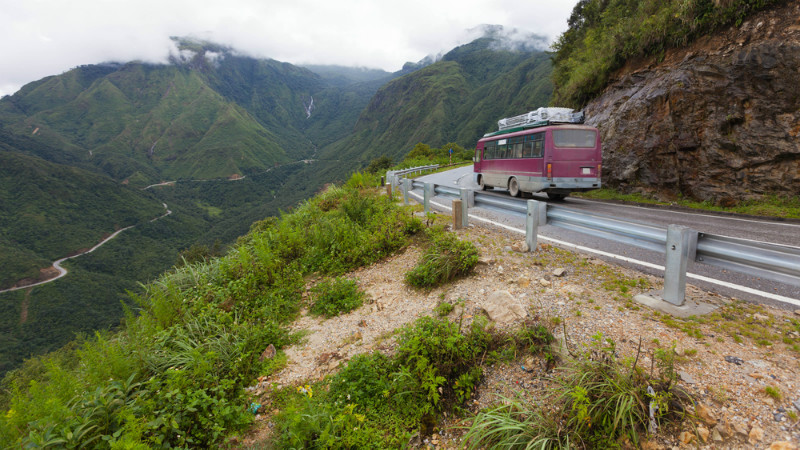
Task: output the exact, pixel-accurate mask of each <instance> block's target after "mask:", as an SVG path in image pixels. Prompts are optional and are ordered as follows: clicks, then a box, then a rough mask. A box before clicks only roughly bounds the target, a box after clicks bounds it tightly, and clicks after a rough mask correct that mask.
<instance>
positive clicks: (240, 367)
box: [0, 188, 422, 448]
mask: <svg viewBox="0 0 800 450" xmlns="http://www.w3.org/2000/svg"><path fill="white" fill-rule="evenodd" d="M421 228H422V224H421V222H420V221H419V219H416V218H412V217H411V216H409V215H408V214H406V213H404V212H403V211H402V210H401V209H399V208H398V207H397V206H395V204H393V203H391V202H390V201H389V200H388V199H386V198H385V197H380V196H377V195H372V194H362V193H359V191H357V190H354V189H342V188H331V189H329V190H327V191H326V192H324V193H322V194H321V195H319V196H317V197H315V198H314V199H313V200H311V201H308V202H306V203H304V204H303V205H301V206H300V207H298V208H297V210H296V211H295V212H293V213H291V214H286V215H283V216H282V217H281V218H279V219H277V218H272V219H267V220H265V221H262V222H258V223H256V224H254V225H253V227H252V230H251V232H250V233H249V234H248V235H246V236H244V237H242V238H241V239H240V240H239V242H238V243H237V245H236V246H235V247H234V248H233V249H231V250H230V251H229V252H228V254H227V255H226V256H224V257H222V258H216V259H211V260H209V261H207V262H200V263H196V264H189V265H185V266H183V267H181V268H177V269H173V270H172V271H170V272H168V273H165V274H163V275H162V276H160V277H159V278H158V279H157V280H155V281H153V282H152V283H150V284H148V285H146V286H145V288H144V292H143V293H142V294H141V295H136V294H134V295H133V296H132V298H133V301H134V304H133V306H131V307H130V308H128V312H127V315H126V319H125V326H124V327H123V328H122V329H121V330H120V331H119V332H116V333H112V334H108V333H100V334H97V335H95V336H91V337H86V338H84V339H82V340H80V341H78V342H75V343H73V344H71V345H70V346H68V347H66V348H64V349H62V350H60V351H58V352H55V353H52V354H49V355H46V356H43V357H38V358H33V359H31V360H29V361H27V362H26V363H25V364H24V365H23V366H22V367H21V368H20V369H17V370H15V371H12V372H11V373H9V374H8V375H7V376H6V378H5V379H4V380H3V384H2V387H3V389H2V397H0V405H2V409H3V411H4V412H3V414H0V446H2V447H4V448H5V447H14V446H26V445H33V446H37V445H41V446H46V445H64V446H72V445H73V444H75V443H78V442H80V443H84V444H85V443H91V444H92V445H96V446H100V447H112V446H114V447H136V446H141V445H147V446H191V447H198V446H209V445H212V444H214V443H219V442H221V440H222V439H223V438H224V437H225V436H228V435H231V434H233V433H236V432H237V431H239V430H242V429H243V427H245V426H246V425H247V424H248V423H250V422H251V421H252V414H250V413H248V412H247V411H246V409H245V407H244V406H246V405H247V404H248V399H247V397H246V394H245V392H244V390H243V388H244V387H245V386H247V385H248V383H250V382H251V380H253V379H254V377H255V376H256V375H259V374H265V373H271V371H273V370H275V368H276V364H277V363H276V362H275V361H273V360H267V361H265V362H262V361H260V360H259V355H260V354H261V352H262V351H263V350H264V348H266V347H267V346H268V345H269V344H273V345H275V346H276V347H277V348H279V349H280V348H281V347H283V346H285V345H287V344H288V343H290V342H292V339H294V338H293V337H292V336H291V335H290V334H289V333H288V331H287V329H286V327H285V325H286V324H287V323H288V321H290V320H291V319H293V318H294V317H295V316H296V314H297V312H298V309H299V306H300V304H301V294H302V292H303V289H304V283H303V276H304V275H306V274H310V273H312V272H318V273H321V274H338V273H343V272H344V271H347V270H351V269H353V268H355V267H357V266H359V265H363V264H369V263H371V262H374V261H376V260H377V259H380V258H383V257H385V256H386V255H389V254H391V253H392V252H394V251H396V250H397V249H399V248H401V247H402V246H404V245H406V242H407V239H408V237H409V236H410V235H411V234H414V233H416V232H418V231H419V230H420V229H421ZM278 361H280V359H278Z"/></svg>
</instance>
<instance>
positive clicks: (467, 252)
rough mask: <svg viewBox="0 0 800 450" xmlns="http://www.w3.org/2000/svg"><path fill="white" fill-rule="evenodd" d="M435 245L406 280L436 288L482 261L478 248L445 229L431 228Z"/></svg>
mask: <svg viewBox="0 0 800 450" xmlns="http://www.w3.org/2000/svg"><path fill="white" fill-rule="evenodd" d="M428 237H429V238H430V240H431V245H430V246H429V247H428V248H427V249H426V250H425V253H423V254H422V256H421V257H420V259H419V261H418V262H417V265H416V266H414V268H413V269H411V270H410V271H409V272H407V273H406V283H408V284H409V285H411V286H414V287H417V288H433V287H436V286H440V285H442V284H444V283H447V282H448V281H451V280H453V279H455V278H457V277H460V276H465V275H467V274H469V273H470V272H471V271H472V269H473V268H474V267H475V265H476V264H477V263H478V249H476V248H475V246H474V245H473V244H472V243H471V242H468V241H461V240H459V239H458V237H456V235H454V234H452V233H445V232H444V231H442V230H441V228H430V229H428Z"/></svg>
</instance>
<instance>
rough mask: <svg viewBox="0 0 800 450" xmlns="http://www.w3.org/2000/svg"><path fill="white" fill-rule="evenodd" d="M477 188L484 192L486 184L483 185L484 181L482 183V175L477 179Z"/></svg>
mask: <svg viewBox="0 0 800 450" xmlns="http://www.w3.org/2000/svg"><path fill="white" fill-rule="evenodd" d="M478 186H479V189H480V190H482V191H485V190H486V183H484V181H483V175H481V176H480V177H478Z"/></svg>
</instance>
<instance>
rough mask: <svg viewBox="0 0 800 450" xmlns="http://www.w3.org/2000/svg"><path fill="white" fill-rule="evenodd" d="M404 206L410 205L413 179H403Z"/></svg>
mask: <svg viewBox="0 0 800 450" xmlns="http://www.w3.org/2000/svg"><path fill="white" fill-rule="evenodd" d="M402 181H403V204H404V205H408V192H409V191H410V190H411V189H412V188H411V183H412V182H413V181H411V178H403V179H402Z"/></svg>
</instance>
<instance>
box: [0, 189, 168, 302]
mask: <svg viewBox="0 0 800 450" xmlns="http://www.w3.org/2000/svg"><path fill="white" fill-rule="evenodd" d="M162 205H164V209H165V210H166V212H165V213H164V214H163V215H161V216H158V217H156V218H155V219H151V220H150V222H155V221H156V220H159V219H161V218H164V217H167V216H168V215H170V214H172V211H170V209H169V208H168V207H167V204H166V203H162ZM135 226H136V225H131V226H127V227H125V228H122V229H119V230H117V231H115V232H114V233H112V234H111V235H110V236H108V237H107V238H105V239H103V240H102V241H100V242H98V243H97V245H95V246H94V247H92V248H90V249H89V250H86V251H85V252H82V253H78V254H77V255H72V256H67V257H64V258H61V259H59V260H56V261H53V267H54V268H55V269H56V270H57V271H58V275H56V276H55V277H53V278H48V279H46V280H44V281H39V282H37V283H33V284H26V285H24V286H17V287H12V288H8V289H1V290H0V294H2V293H3V292H11V291H17V290H20V289H28V288H32V287H34V286H39V285H41V284H45V283H50V282H52V281H56V280H58V279H59V278H61V277H63V276H65V275H66V274H67V273H68V272H67V269H65V268H64V267H62V266H61V263H63V262H64V261H66V260H68V259H72V258H77V257H78V256H82V255H85V254H87V253H92V252H93V251H95V250H97V249H98V248H100V246H102V245H103V244H105V243H106V242H108V241H110V240H112V239H114V238H115V237H117V235H118V234H120V233H122V232H123V231H125V230H127V229H129V228H133V227H135Z"/></svg>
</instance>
